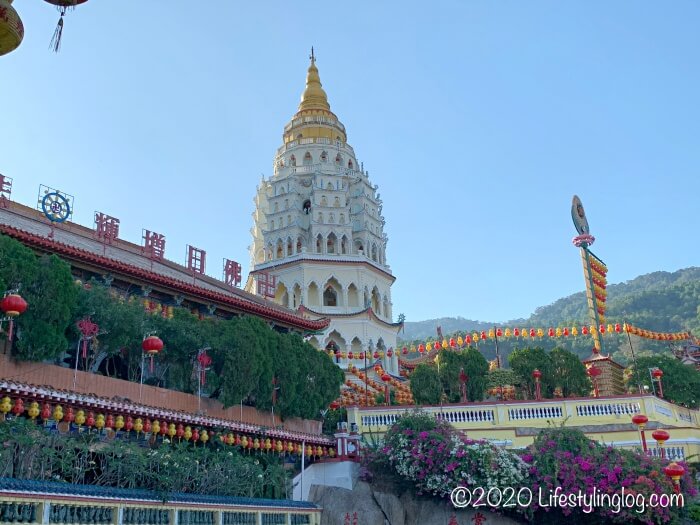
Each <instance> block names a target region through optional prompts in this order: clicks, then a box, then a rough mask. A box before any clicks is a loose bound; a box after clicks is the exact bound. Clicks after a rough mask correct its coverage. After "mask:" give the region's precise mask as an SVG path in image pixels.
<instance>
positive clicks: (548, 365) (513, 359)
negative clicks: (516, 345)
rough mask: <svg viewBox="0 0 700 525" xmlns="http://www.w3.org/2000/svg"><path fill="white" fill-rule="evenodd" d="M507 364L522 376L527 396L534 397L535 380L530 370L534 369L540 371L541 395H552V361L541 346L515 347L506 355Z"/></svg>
mask: <svg viewBox="0 0 700 525" xmlns="http://www.w3.org/2000/svg"><path fill="white" fill-rule="evenodd" d="M508 364H510V367H511V368H512V369H513V371H514V372H515V373H516V374H518V375H519V376H520V377H522V378H523V385H524V386H525V388H526V389H527V396H528V397H530V398H532V397H534V392H535V380H534V379H533V378H532V372H533V370H535V369H538V370H539V371H540V372H542V378H541V388H542V396H543V397H550V396H551V395H552V392H553V390H554V384H553V383H554V382H553V380H552V379H553V377H552V373H553V372H552V361H551V359H550V356H549V355H548V354H547V352H545V351H544V350H543V349H542V348H540V347H535V348H520V349H517V350H515V351H513V353H511V354H510V355H509V356H508Z"/></svg>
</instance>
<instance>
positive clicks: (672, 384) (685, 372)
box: [630, 354, 700, 408]
mask: <svg viewBox="0 0 700 525" xmlns="http://www.w3.org/2000/svg"><path fill="white" fill-rule="evenodd" d="M650 368H660V369H661V371H663V373H664V375H663V377H662V378H661V382H662V387H663V391H664V397H665V398H666V399H668V400H669V401H671V402H673V403H676V404H678V405H683V406H687V407H689V408H698V407H699V406H700V372H699V371H697V370H695V368H694V367H692V366H688V365H684V364H683V363H681V362H680V361H678V360H677V359H676V358H675V357H673V356H672V355H670V354H660V355H654V356H649V357H638V358H637V366H636V368H634V367H633V375H632V378H631V379H630V381H631V382H633V383H634V384H637V383H641V384H642V385H646V387H647V388H648V389H649V391H650V392H652V391H653V388H652V385H651V378H650V377H649V369H650ZM654 388H656V389H657V390H656V392H657V393H658V386H657V385H654Z"/></svg>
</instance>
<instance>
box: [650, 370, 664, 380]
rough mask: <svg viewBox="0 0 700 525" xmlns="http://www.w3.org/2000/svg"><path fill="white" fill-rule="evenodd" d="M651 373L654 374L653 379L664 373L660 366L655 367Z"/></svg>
mask: <svg viewBox="0 0 700 525" xmlns="http://www.w3.org/2000/svg"><path fill="white" fill-rule="evenodd" d="M651 375H652V376H654V379H659V378H661V377H663V376H664V373H663V371H662V370H661V369H660V368H655V369H654V371H653V372H652V373H651Z"/></svg>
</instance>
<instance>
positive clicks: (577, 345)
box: [400, 267, 700, 360]
mask: <svg viewBox="0 0 700 525" xmlns="http://www.w3.org/2000/svg"><path fill="white" fill-rule="evenodd" d="M607 290H608V301H607V302H608V314H607V317H608V319H610V320H612V321H615V322H621V321H623V320H624V321H627V322H629V323H632V324H633V325H635V326H639V327H640V328H645V329H647V330H653V331H658V332H678V331H685V330H692V331H693V332H694V333H695V334H696V335H700V268H698V267H692V268H685V269H682V270H678V271H676V272H654V273H650V274H646V275H641V276H639V277H637V278H635V279H632V280H631V281H627V282H624V283H619V284H611V285H609V286H608V288H607ZM585 320H587V306H586V297H585V294H584V293H583V292H580V293H576V294H573V295H570V296H568V297H563V298H561V299H558V300H557V301H555V302H554V303H552V304H550V305H547V306H541V307H539V308H537V309H536V310H535V312H534V313H533V314H532V315H531V316H530V317H529V318H528V319H516V320H510V321H506V322H502V323H486V322H481V321H472V320H469V319H464V318H461V317H457V318H453V317H447V318H441V319H431V320H427V321H420V322H407V323H406V326H405V331H404V333H403V334H400V335H401V337H402V338H403V339H404V340H407V341H411V340H425V339H433V338H435V335H436V327H437V326H442V331H443V334H445V335H446V336H447V335H448V334H454V333H458V332H459V333H462V334H463V333H465V332H467V331H469V332H471V331H474V330H478V331H480V330H488V329H489V328H491V327H493V326H494V324H496V325H501V326H519V327H528V328H529V327H535V328H539V327H542V328H547V327H550V326H552V327H557V326H566V325H568V326H573V325H580V324H581V323H582V322H584V321H585ZM606 342H607V345H608V346H607V348H604V350H605V352H606V353H608V352H612V353H614V354H615V356H616V358H618V359H620V360H625V359H626V357H627V353H628V352H629V343H628V341H627V339H626V338H625V337H622V336H621V337H618V338H613V339H610V338H606ZM526 344H532V343H530V342H529V341H528V342H527V343H526V342H525V341H523V340H504V341H502V342H501V347H500V350H501V352H502V353H503V354H507V353H509V352H510V351H511V350H512V349H513V348H515V347H517V346H518V345H520V346H524V345H526ZM534 344H536V345H539V346H543V347H545V348H549V347H554V346H555V344H557V345H559V346H563V347H565V348H568V349H570V350H573V351H575V352H576V353H577V354H579V355H580V356H582V357H583V356H586V355H589V354H590V347H591V344H590V339H589V338H583V337H579V338H570V339H564V338H560V339H549V338H547V337H545V338H543V339H542V340H538V341H535V342H534ZM633 345H634V348H635V351H637V352H639V353H640V354H644V353H649V352H655V351H660V350H662V349H664V348H667V344H666V343H661V342H657V341H647V340H642V339H638V338H633ZM490 346H494V347H495V345H494V344H493V343H492V342H487V343H485V344H484V348H483V350H484V353H485V355H486V356H487V357H490V358H493V355H495V348H494V349H490Z"/></svg>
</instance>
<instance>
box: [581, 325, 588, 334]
mask: <svg viewBox="0 0 700 525" xmlns="http://www.w3.org/2000/svg"><path fill="white" fill-rule="evenodd" d="M581 334H583V335H588V327H587V326H582V327H581Z"/></svg>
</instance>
